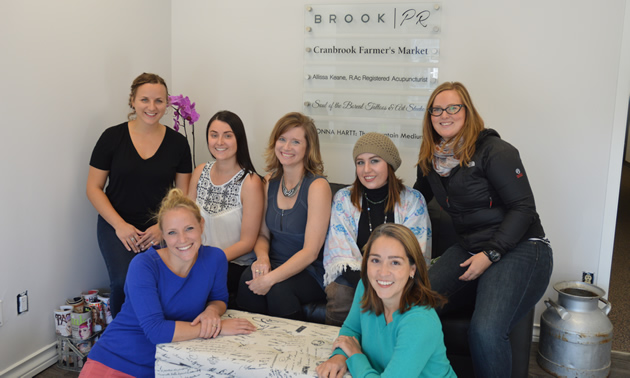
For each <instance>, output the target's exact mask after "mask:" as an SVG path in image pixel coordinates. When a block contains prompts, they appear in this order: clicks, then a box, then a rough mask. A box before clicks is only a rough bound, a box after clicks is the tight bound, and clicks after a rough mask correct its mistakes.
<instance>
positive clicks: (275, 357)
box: [155, 310, 339, 378]
mask: <svg viewBox="0 0 630 378" xmlns="http://www.w3.org/2000/svg"><path fill="white" fill-rule="evenodd" d="M223 318H224V319H227V318H245V319H247V320H249V321H250V322H252V323H253V324H254V325H255V326H256V327H257V331H256V332H253V333H251V334H249V335H239V336H219V337H218V338H216V339H195V340H188V341H180V342H176V343H167V344H159V345H158V346H157V351H156V353H155V376H156V377H247V378H249V377H274V378H279V377H315V376H317V374H316V368H317V365H318V364H319V363H321V362H323V361H325V360H326V359H328V357H330V354H331V351H332V342H333V340H334V339H335V338H336V337H337V335H338V334H339V327H333V326H327V325H323V324H316V323H307V322H301V321H296V320H289V319H282V318H275V317H272V316H266V315H260V314H253V313H248V312H243V311H235V310H228V311H227V312H226V313H225V315H224V316H223Z"/></svg>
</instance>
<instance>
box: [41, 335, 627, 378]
mask: <svg viewBox="0 0 630 378" xmlns="http://www.w3.org/2000/svg"><path fill="white" fill-rule="evenodd" d="M537 353H538V343H532V349H531V352H530V358H529V376H530V377H553V376H552V375H551V374H548V373H546V372H545V371H544V370H543V369H542V368H541V367H540V366H538V363H536V354H537ZM78 376H79V373H76V372H73V371H67V370H63V369H61V368H58V367H57V366H56V365H53V366H51V367H50V368H48V369H46V370H44V371H43V372H41V373H40V374H38V375H36V376H35V377H37V378H61V377H64V378H75V377H78ZM610 377H611V378H621V377H630V353H625V352H612V355H611V372H610Z"/></svg>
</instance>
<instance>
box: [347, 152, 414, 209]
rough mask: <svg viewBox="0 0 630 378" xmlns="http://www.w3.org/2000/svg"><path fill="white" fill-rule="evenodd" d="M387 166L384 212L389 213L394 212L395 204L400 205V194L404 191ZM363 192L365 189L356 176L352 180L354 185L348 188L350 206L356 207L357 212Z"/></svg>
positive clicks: (389, 166) (400, 181)
mask: <svg viewBox="0 0 630 378" xmlns="http://www.w3.org/2000/svg"><path fill="white" fill-rule="evenodd" d="M386 164H387V184H386V185H388V189H387V192H388V193H387V194H388V196H389V197H388V198H387V204H386V205H385V212H386V213H388V212H391V211H394V207H395V206H396V204H398V205H400V193H401V192H402V191H403V190H404V189H405V186H404V185H403V181H402V180H401V179H399V178H398V177H396V172H394V168H393V167H392V166H391V165H390V164H389V163H386ZM355 175H356V169H355ZM364 190H365V187H364V186H363V184H361V180H359V177H358V176H356V177H355V179H354V183H353V184H352V187H351V188H350V200H351V201H352V204H353V205H354V207H356V208H357V209H359V211H361V202H362V199H361V196H362V195H363V191H364Z"/></svg>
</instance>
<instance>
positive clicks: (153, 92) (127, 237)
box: [87, 73, 192, 316]
mask: <svg viewBox="0 0 630 378" xmlns="http://www.w3.org/2000/svg"><path fill="white" fill-rule="evenodd" d="M129 106H130V107H131V108H132V112H131V113H130V114H129V118H130V120H129V121H128V122H124V123H121V124H119V125H117V126H112V127H110V128H108V129H107V130H105V131H104V132H103V134H102V135H101V137H100V138H99V140H98V142H97V143H96V146H95V147H94V150H93V151H92V157H91V159H90V170H89V173H88V179H87V196H88V199H89V200H90V202H92V205H94V207H95V208H96V210H97V211H98V213H99V216H98V225H97V235H98V243H99V247H100V249H101V253H102V255H103V258H104V260H105V264H106V265H107V270H108V273H109V278H110V289H111V298H110V306H111V311H112V315H113V316H115V315H116V314H117V313H118V311H120V307H121V306H122V304H123V302H124V298H125V294H124V283H125V277H126V275H127V268H128V266H129V263H130V262H131V259H132V258H133V257H134V256H135V253H138V252H142V251H144V250H146V249H147V248H149V247H150V246H151V245H157V244H159V243H160V242H161V240H162V236H161V233H160V231H159V229H158V227H157V226H156V224H155V221H154V220H153V214H154V213H155V212H156V210H157V209H158V206H159V204H160V201H161V200H162V198H163V197H164V195H165V194H166V193H167V192H168V190H169V189H170V188H172V187H173V186H176V187H178V188H180V189H182V190H183V191H184V192H187V189H188V182H189V180H190V173H191V172H192V163H191V156H190V147H189V146H188V142H187V141H186V138H184V136H183V135H181V134H179V133H177V132H176V131H174V130H172V129H170V128H168V127H166V126H164V125H162V124H161V123H160V119H161V118H162V116H163V115H164V113H165V112H166V108H167V106H168V89H167V86H166V83H165V82H164V80H163V79H162V78H161V77H160V76H158V75H155V74H149V73H143V74H142V75H140V76H138V77H137V78H136V79H135V80H134V82H133V84H132V85H131V93H130V96H129ZM105 183H108V184H107V187H106V188H105Z"/></svg>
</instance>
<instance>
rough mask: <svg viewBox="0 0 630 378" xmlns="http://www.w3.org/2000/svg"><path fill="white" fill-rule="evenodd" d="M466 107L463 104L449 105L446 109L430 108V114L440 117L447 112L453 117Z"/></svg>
mask: <svg viewBox="0 0 630 378" xmlns="http://www.w3.org/2000/svg"><path fill="white" fill-rule="evenodd" d="M464 107H465V106H464V105H463V104H455V105H449V106H447V107H446V108H436V107H433V108H429V114H431V115H432V116H434V117H439V116H441V115H442V112H443V111H445V110H446V113H448V114H450V115H453V114H457V113H459V111H460V110H462V108H464Z"/></svg>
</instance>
